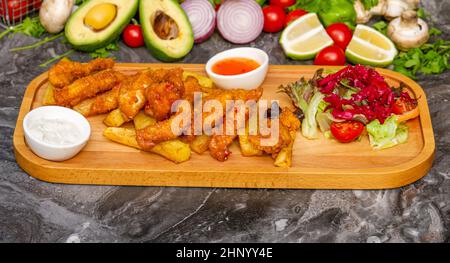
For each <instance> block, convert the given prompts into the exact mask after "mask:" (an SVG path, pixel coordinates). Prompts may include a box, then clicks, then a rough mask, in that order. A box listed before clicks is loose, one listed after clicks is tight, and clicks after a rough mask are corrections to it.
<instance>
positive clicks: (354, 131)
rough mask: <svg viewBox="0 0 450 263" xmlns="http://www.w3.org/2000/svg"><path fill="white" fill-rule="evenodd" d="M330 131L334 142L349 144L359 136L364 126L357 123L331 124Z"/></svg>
mask: <svg viewBox="0 0 450 263" xmlns="http://www.w3.org/2000/svg"><path fill="white" fill-rule="evenodd" d="M330 130H331V134H333V136H334V138H336V140H338V141H339V142H342V143H349V142H352V141H354V140H355V139H356V138H358V137H359V136H360V135H361V133H362V132H363V131H364V125H363V124H362V123H361V122H358V121H346V122H333V123H332V124H331V127H330Z"/></svg>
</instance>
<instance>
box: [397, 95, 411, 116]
mask: <svg viewBox="0 0 450 263" xmlns="http://www.w3.org/2000/svg"><path fill="white" fill-rule="evenodd" d="M415 108H416V105H414V104H413V103H411V102H410V101H407V100H406V99H404V98H398V99H396V100H395V103H394V105H393V106H392V112H393V113H394V114H397V115H402V114H403V113H405V112H408V111H412V110H414V109H415Z"/></svg>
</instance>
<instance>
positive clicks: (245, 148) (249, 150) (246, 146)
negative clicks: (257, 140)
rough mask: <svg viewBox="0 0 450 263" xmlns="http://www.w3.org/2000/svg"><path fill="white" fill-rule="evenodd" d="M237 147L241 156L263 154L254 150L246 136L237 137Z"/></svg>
mask: <svg viewBox="0 0 450 263" xmlns="http://www.w3.org/2000/svg"><path fill="white" fill-rule="evenodd" d="M239 146H240V148H241V153H242V155H243V156H247V157H250V156H261V155H263V152H262V151H261V150H259V149H256V148H255V147H254V146H253V144H251V143H250V141H249V140H248V135H239Z"/></svg>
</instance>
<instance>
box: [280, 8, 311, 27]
mask: <svg viewBox="0 0 450 263" xmlns="http://www.w3.org/2000/svg"><path fill="white" fill-rule="evenodd" d="M307 13H308V12H306V11H305V10H303V9H297V10H294V11H291V12H289V13H288V14H287V16H286V19H285V20H284V27H287V26H288V25H289V24H290V23H291V22H293V21H295V20H296V19H297V18H300V17H302V16H304V15H306V14H307Z"/></svg>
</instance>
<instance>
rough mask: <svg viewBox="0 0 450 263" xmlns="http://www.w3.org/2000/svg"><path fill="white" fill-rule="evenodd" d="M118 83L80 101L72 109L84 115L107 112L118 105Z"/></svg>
mask: <svg viewBox="0 0 450 263" xmlns="http://www.w3.org/2000/svg"><path fill="white" fill-rule="evenodd" d="M119 91H120V84H119V85H116V86H115V87H114V88H113V89H112V90H110V91H107V92H104V93H102V94H100V95H98V96H96V97H95V98H91V99H87V100H84V101H82V102H81V103H80V104H78V105H76V106H75V107H74V110H76V111H78V112H80V113H81V114H83V115H84V116H86V117H89V116H95V115H99V114H104V113H108V112H110V111H112V110H115V109H117V107H119Z"/></svg>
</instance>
